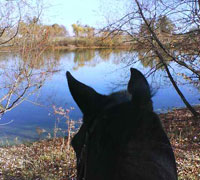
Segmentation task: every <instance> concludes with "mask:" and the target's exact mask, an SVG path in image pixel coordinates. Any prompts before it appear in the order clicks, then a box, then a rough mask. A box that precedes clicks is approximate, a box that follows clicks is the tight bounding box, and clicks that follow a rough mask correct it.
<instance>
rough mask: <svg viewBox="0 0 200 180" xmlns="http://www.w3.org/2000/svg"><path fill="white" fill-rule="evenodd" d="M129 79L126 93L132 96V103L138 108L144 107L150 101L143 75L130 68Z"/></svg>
mask: <svg viewBox="0 0 200 180" xmlns="http://www.w3.org/2000/svg"><path fill="white" fill-rule="evenodd" d="M130 71H131V77H130V80H129V83H128V87H127V89H128V92H129V93H130V94H131V95H132V101H133V102H134V103H136V104H139V105H140V106H145V104H146V103H148V102H149V101H151V91H150V87H149V84H148V82H147V80H146V78H145V77H144V75H143V74H142V73H141V72H140V71H138V70H137V69H135V68H131V69H130Z"/></svg>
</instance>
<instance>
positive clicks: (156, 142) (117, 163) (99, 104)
mask: <svg viewBox="0 0 200 180" xmlns="http://www.w3.org/2000/svg"><path fill="white" fill-rule="evenodd" d="M67 80H68V85H69V89H70V92H71V94H72V96H73V98H74V100H75V101H76V103H77V104H78V106H79V108H80V109H81V111H82V112H83V124H82V126H81V128H80V130H79V131H78V133H77V134H76V135H75V136H74V138H73V140H72V146H73V148H74V150H75V152H76V157H77V172H78V175H77V176H78V178H77V179H78V180H83V179H84V180H177V179H178V178H177V169H176V162H175V158H174V153H173V150H172V147H171V145H170V142H169V139H168V137H167V135H166V133H165V131H164V130H163V127H162V125H161V122H160V119H159V117H158V116H157V115H156V114H155V113H154V112H153V106H152V101H151V92H150V88H149V84H148V82H147V80H146V79H145V77H144V76H143V74H142V73H141V72H140V71H138V70H137V69H133V68H131V78H130V80H129V83H128V88H127V91H123V92H117V93H113V94H111V95H109V96H106V95H101V94H99V93H97V92H96V91H95V90H94V89H92V88H91V87H88V86H86V85H84V84H83V83H81V82H79V81H77V80H76V79H74V78H73V77H72V75H71V74H70V73H69V72H67Z"/></svg>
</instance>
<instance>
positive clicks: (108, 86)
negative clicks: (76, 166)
mask: <svg viewBox="0 0 200 180" xmlns="http://www.w3.org/2000/svg"><path fill="white" fill-rule="evenodd" d="M153 65H154V63H153V62H151V63H150V64H147V63H145V62H141V61H138V56H137V53H136V52H126V51H112V50H98V51H97V50H82V51H80V50H79V51H76V52H67V51H62V52H49V53H45V54H44V55H43V56H42V57H40V58H35V56H34V55H32V56H29V57H26V58H25V57H23V58H22V57H21V56H20V55H18V54H8V53H2V54H0V75H1V76H0V86H1V90H0V103H1V104H0V105H1V107H0V109H2V106H3V107H5V106H6V105H8V107H9V106H10V111H7V112H5V113H4V114H3V115H2V116H1V120H0V145H3V144H8V143H9V144H12V143H21V142H26V141H34V140H38V139H39V138H45V137H47V136H49V135H51V137H52V136H53V134H54V135H55V127H56V128H61V129H62V131H60V130H59V129H57V130H58V132H57V134H58V135H66V132H65V131H64V130H66V128H67V125H66V120H67V118H68V116H65V117H64V116H63V115H59V114H58V113H55V112H56V111H55V109H56V110H57V111H60V112H61V111H62V109H64V110H66V109H68V110H70V112H69V114H67V115H69V118H70V119H73V120H74V121H75V122H79V120H80V119H81V117H82V114H81V112H80V110H79V109H78V107H77V105H76V104H75V102H74V101H73V99H72V96H71V94H70V92H69V89H68V85H67V81H66V77H65V73H66V71H70V72H71V74H72V75H73V76H74V77H75V78H76V79H78V80H79V81H81V82H83V83H85V84H87V85H89V86H91V87H93V88H94V89H95V90H96V91H97V92H99V93H102V94H109V93H112V92H115V91H118V90H122V89H126V85H127V82H128V79H129V75H130V70H129V69H130V67H134V68H137V69H139V70H140V71H142V72H143V73H144V74H148V72H149V70H150V68H151V67H152V66H153ZM170 66H171V67H173V69H171V72H172V74H173V75H174V78H175V80H176V81H177V82H178V84H179V87H180V89H181V90H182V92H183V94H184V95H185V96H186V98H187V100H188V101H189V102H190V103H191V104H192V105H196V104H199V103H200V100H199V99H200V94H199V89H198V87H195V86H193V85H190V84H188V83H187V82H185V81H184V80H183V79H182V77H181V76H177V74H175V72H179V73H181V72H182V71H183V70H182V69H181V68H180V67H176V66H175V64H173V63H171V64H170ZM148 81H149V84H150V85H151V87H152V90H153V92H154V93H155V95H154V96H153V104H154V109H155V111H157V112H162V111H167V110H170V109H172V108H174V107H184V104H183V102H182V101H181V99H180V97H179V96H178V95H177V93H176V92H175V90H174V88H173V87H172V86H171V83H170V82H169V80H168V79H167V75H166V73H165V72H164V71H163V70H162V69H159V70H157V72H156V73H154V74H152V75H151V76H149V77H148ZM24 90H25V91H24ZM6 95H7V96H6ZM4 97H5V98H4ZM9 97H10V99H9ZM19 97H20V98H19ZM3 98H4V99H3ZM86 103H87V102H86ZM71 107H73V108H71ZM58 108H62V109H60V110H59V109H58ZM65 112H66V111H65ZM75 126H78V123H76V124H75ZM39 130H43V131H44V130H45V131H46V132H44V133H42V134H40V132H39ZM48 133H49V134H48ZM39 134H40V135H39Z"/></svg>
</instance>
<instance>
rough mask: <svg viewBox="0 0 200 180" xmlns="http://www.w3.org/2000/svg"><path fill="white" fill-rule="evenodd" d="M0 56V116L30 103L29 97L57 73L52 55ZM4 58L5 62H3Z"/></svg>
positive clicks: (33, 53)
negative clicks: (26, 102)
mask: <svg viewBox="0 0 200 180" xmlns="http://www.w3.org/2000/svg"><path fill="white" fill-rule="evenodd" d="M5 55H8V54H4V55H1V56H0V115H1V117H2V116H3V114H5V113H6V112H7V111H11V110H12V109H13V108H15V107H17V106H18V105H20V104H21V103H22V102H23V101H29V102H31V103H34V104H36V102H34V101H31V100H30V99H29V97H30V96H31V95H33V94H35V93H36V92H38V90H39V89H40V88H41V87H42V86H43V84H44V83H45V81H46V79H47V78H49V77H50V76H51V75H52V74H53V73H55V72H57V71H58V69H56V67H57V66H58V61H56V60H55V58H52V54H48V53H45V54H44V53H40V54H39V55H38V52H37V51H35V52H31V53H29V54H26V56H24V55H23V54H20V55H19V54H18V55H12V56H9V55H8V56H7V57H5ZM4 58H5V60H3V59H4Z"/></svg>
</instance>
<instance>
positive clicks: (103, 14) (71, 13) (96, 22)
mask: <svg viewBox="0 0 200 180" xmlns="http://www.w3.org/2000/svg"><path fill="white" fill-rule="evenodd" d="M124 2H125V0H56V1H53V0H51V1H47V6H49V7H48V8H47V9H44V17H43V23H45V24H54V23H57V24H60V25H61V24H62V25H64V26H65V27H66V28H67V30H68V31H70V32H72V28H71V25H72V24H73V23H76V22H77V21H79V22H80V23H81V24H83V25H85V24H87V25H90V26H93V27H95V28H98V27H102V26H105V25H106V20H105V19H113V18H114V17H113V14H115V17H116V16H117V15H119V14H120V13H119V12H121V10H120V8H119V7H122V5H124V4H125V3H124Z"/></svg>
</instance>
